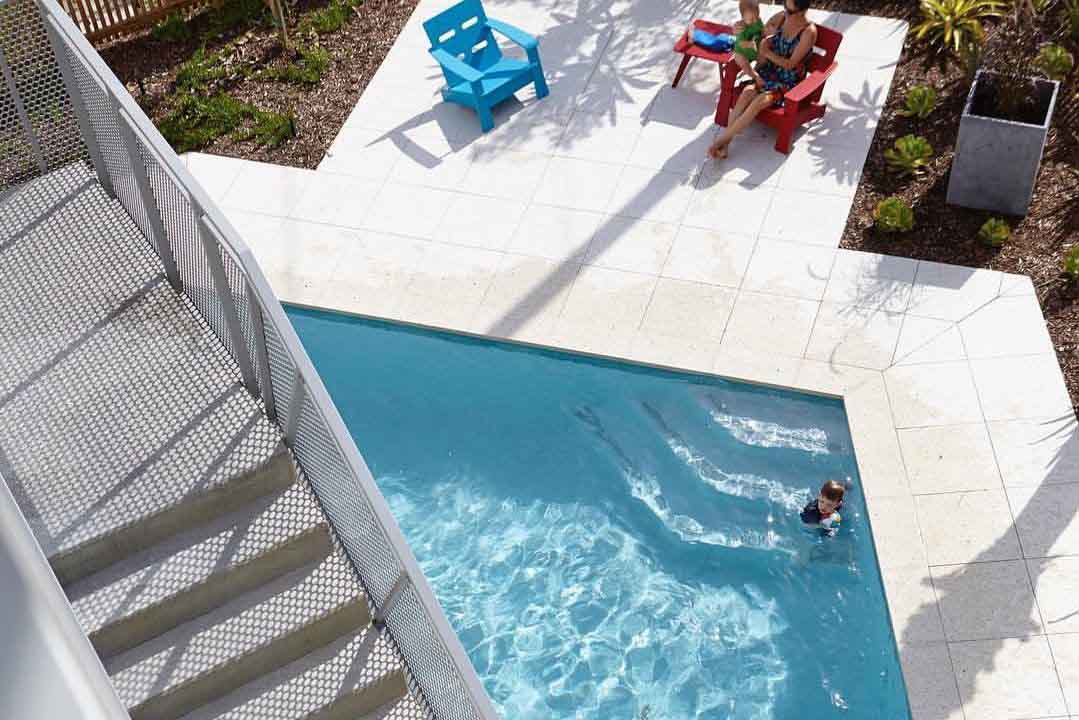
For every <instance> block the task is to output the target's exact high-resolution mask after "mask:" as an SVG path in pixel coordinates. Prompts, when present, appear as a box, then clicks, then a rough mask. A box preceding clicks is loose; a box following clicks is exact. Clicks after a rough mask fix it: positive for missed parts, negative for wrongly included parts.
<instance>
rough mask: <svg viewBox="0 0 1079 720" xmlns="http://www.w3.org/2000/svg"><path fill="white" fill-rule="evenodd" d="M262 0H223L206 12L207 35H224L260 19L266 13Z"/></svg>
mask: <svg viewBox="0 0 1079 720" xmlns="http://www.w3.org/2000/svg"><path fill="white" fill-rule="evenodd" d="M267 11H268V10H267V7H266V4H265V3H264V2H263V0H225V1H224V2H222V3H219V4H217V5H216V6H215V7H214V8H213V9H212V10H211V11H210V12H209V13H207V16H206V17H207V30H206V33H207V35H209V36H211V37H214V36H216V35H224V34H225V33H227V32H229V31H231V30H234V29H236V28H238V27H240V26H241V25H247V24H248V23H252V22H256V21H260V20H261V19H262V17H263V16H264V15H265V14H266V13H267Z"/></svg>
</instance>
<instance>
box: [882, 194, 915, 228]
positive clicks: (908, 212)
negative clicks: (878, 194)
mask: <svg viewBox="0 0 1079 720" xmlns="http://www.w3.org/2000/svg"><path fill="white" fill-rule="evenodd" d="M873 220H874V222H875V223H876V226H877V228H879V229H880V230H882V231H884V232H888V233H894V232H907V231H908V230H910V229H911V228H913V227H914V211H913V210H912V209H911V207H910V205H908V204H907V201H906V200H904V199H903V198H901V197H895V196H893V197H890V198H885V199H883V200H881V201H880V202H879V203H877V207H876V208H874V210H873Z"/></svg>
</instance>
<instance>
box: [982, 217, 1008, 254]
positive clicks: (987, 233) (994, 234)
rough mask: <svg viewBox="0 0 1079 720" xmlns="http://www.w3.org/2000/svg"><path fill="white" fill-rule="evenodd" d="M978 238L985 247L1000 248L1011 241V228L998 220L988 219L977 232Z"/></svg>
mask: <svg viewBox="0 0 1079 720" xmlns="http://www.w3.org/2000/svg"><path fill="white" fill-rule="evenodd" d="M978 237H979V238H980V239H981V241H982V242H984V243H985V244H986V245H989V246H991V247H1000V246H1001V245H1003V244H1004V243H1006V242H1008V241H1009V240H1011V237H1012V228H1011V226H1010V225H1008V223H1006V222H1004V221H1003V220H1001V219H1000V218H989V219H988V220H986V221H985V222H984V223H982V227H981V229H979V230H978Z"/></svg>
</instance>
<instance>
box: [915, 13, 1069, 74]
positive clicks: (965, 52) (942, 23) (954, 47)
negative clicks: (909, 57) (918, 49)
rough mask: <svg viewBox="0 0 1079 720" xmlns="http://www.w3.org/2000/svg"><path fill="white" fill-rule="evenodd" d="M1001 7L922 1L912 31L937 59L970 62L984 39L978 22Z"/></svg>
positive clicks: (996, 16) (994, 15)
mask: <svg viewBox="0 0 1079 720" xmlns="http://www.w3.org/2000/svg"><path fill="white" fill-rule="evenodd" d="M1075 1H1076V2H1079V0H1075ZM1003 7H1004V5H1003V3H1002V2H1000V0H922V21H921V22H920V23H919V24H918V25H917V26H916V27H915V28H914V34H915V36H916V37H917V38H918V39H919V40H925V41H926V42H928V43H929V45H930V47H931V48H933V50H934V51H935V52H936V53H937V54H938V55H940V57H941V58H952V59H955V60H959V61H961V62H963V63H964V64H967V65H970V64H971V63H972V62H974V61H975V60H974V58H976V57H977V56H978V53H979V52H980V49H981V46H982V41H983V40H984V38H985V30H984V29H983V28H982V21H984V20H988V19H990V18H999V17H1001V15H1003Z"/></svg>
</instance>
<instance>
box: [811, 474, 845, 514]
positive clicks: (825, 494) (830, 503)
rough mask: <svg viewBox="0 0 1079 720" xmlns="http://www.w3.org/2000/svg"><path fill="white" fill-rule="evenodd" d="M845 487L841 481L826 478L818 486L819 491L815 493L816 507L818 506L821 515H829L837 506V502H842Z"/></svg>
mask: <svg viewBox="0 0 1079 720" xmlns="http://www.w3.org/2000/svg"><path fill="white" fill-rule="evenodd" d="M845 491H846V488H844V487H843V485H842V483H838V482H836V481H835V480H828V481H826V482H825V483H824V484H823V485H821V487H820V493H819V494H818V495H817V507H818V508H820V514H821V515H831V514H832V513H834V512H835V511H836V508H838V507H839V504H840V503H841V502H843V493H844V492H845Z"/></svg>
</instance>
